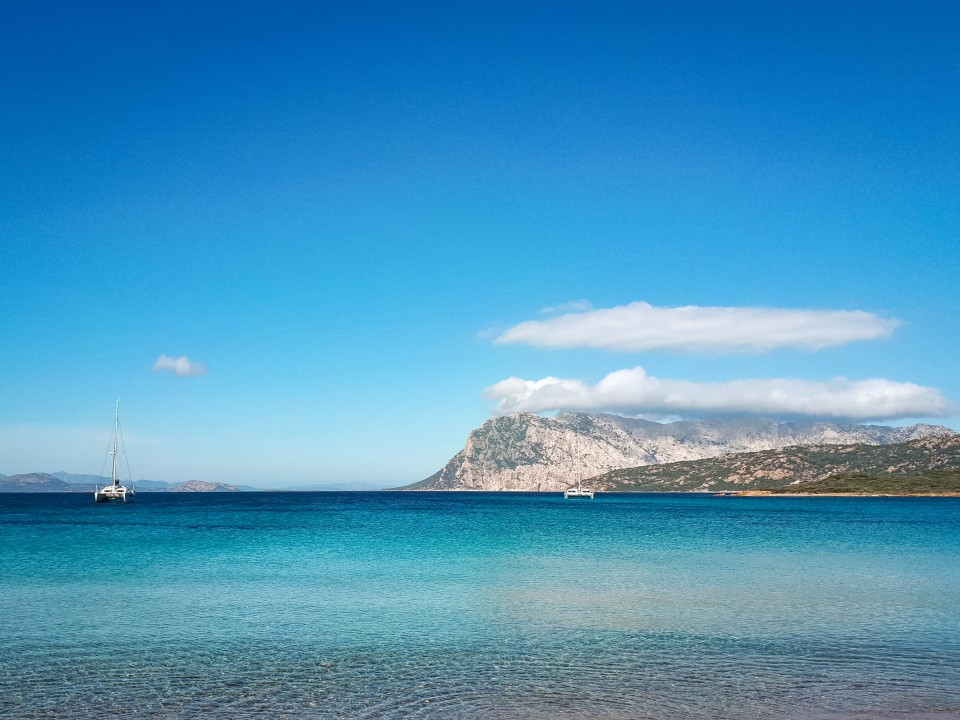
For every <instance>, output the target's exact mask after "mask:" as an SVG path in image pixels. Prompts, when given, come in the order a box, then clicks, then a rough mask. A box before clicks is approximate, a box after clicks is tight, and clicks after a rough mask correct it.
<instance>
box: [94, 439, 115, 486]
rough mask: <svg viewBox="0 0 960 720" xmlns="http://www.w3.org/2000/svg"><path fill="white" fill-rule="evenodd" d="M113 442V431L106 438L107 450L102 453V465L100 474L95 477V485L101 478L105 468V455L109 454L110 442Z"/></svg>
mask: <svg viewBox="0 0 960 720" xmlns="http://www.w3.org/2000/svg"><path fill="white" fill-rule="evenodd" d="M111 442H113V433H110V437H109V438H107V451H106V452H105V453H104V454H103V465H101V466H100V475H99V476H98V477H97V485H99V484H100V483H101V481H102V480H103V473H104V471H105V470H106V469H107V456H109V455H110V443H111Z"/></svg>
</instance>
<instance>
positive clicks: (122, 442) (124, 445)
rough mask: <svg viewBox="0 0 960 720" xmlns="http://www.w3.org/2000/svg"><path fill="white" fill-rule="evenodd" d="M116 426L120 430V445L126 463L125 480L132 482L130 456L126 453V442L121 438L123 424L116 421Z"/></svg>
mask: <svg viewBox="0 0 960 720" xmlns="http://www.w3.org/2000/svg"><path fill="white" fill-rule="evenodd" d="M117 428H118V429H119V430H120V447H122V448H123V461H124V462H125V463H126V464H127V480H129V481H130V482H131V483H132V482H133V473H131V472H130V456H129V455H127V442H126V441H125V440H124V439H123V426H122V425H120V423H119V421H118V422H117Z"/></svg>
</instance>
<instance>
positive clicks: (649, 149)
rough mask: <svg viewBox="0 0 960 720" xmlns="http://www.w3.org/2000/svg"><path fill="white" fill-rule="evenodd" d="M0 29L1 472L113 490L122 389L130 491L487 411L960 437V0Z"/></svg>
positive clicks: (274, 479) (451, 448) (432, 9)
mask: <svg viewBox="0 0 960 720" xmlns="http://www.w3.org/2000/svg"><path fill="white" fill-rule="evenodd" d="M315 5H316V6H315ZM0 37H2V42H0V60H2V63H3V67H4V68H5V72H4V73H3V74H2V76H0V90H2V93H3V95H2V96H3V106H4V110H3V112H2V113H0V157H2V158H3V161H2V163H0V189H2V192H0V269H2V272H3V292H2V299H0V473H5V474H13V473H19V472H29V471H47V472H50V471H56V470H68V471H70V472H80V473H83V472H98V471H99V469H100V466H101V463H102V458H103V455H102V451H103V450H104V449H105V447H106V442H107V435H108V434H109V431H110V424H111V420H112V411H113V401H114V398H115V397H116V396H119V397H120V398H121V413H122V419H123V424H124V428H125V433H126V437H127V445H128V451H129V459H130V464H131V468H132V470H133V474H134V475H135V476H137V477H147V478H152V479H163V480H172V481H180V480H189V479H202V480H223V481H235V482H246V483H251V484H257V485H261V486H280V485H290V484H296V483H323V482H338V481H345V480H364V481H375V482H380V483H384V484H390V483H403V482H412V481H415V480H419V479H421V478H423V477H425V476H427V475H429V474H431V473H432V472H434V471H435V470H437V469H438V468H439V467H441V466H442V465H443V464H444V463H445V462H446V461H447V459H448V458H449V457H450V456H451V455H452V454H453V453H454V452H456V451H457V450H458V449H459V448H460V447H462V445H463V443H464V441H465V439H466V437H467V434H468V433H469V431H470V430H471V429H472V428H474V427H476V426H478V425H480V424H481V423H482V422H483V421H484V420H485V419H486V418H488V417H489V416H490V415H491V414H492V413H495V412H498V411H506V409H533V410H536V411H540V412H548V413H549V412H553V411H556V410H562V409H564V408H573V409H590V408H592V409H598V410H605V409H607V410H611V409H612V410H615V411H619V412H624V413H627V412H629V413H631V414H636V415H646V416H651V417H661V418H669V417H674V416H684V417H696V416H700V415H703V414H714V415H715V414H721V415H722V414H723V413H724V411H725V410H726V411H729V412H737V413H749V412H751V411H753V410H755V409H756V407H759V406H758V405H751V404H750V402H751V401H749V398H758V400H757V402H760V401H763V400H764V397H761V396H762V395H764V393H766V395H767V396H769V395H770V394H771V393H773V394H774V395H776V396H777V397H779V396H780V394H781V393H784V394H786V395H790V393H793V394H794V395H795V396H797V397H799V396H803V397H812V398H818V400H817V402H814V403H813V404H812V405H809V406H807V405H804V406H802V407H801V406H800V405H797V404H796V403H793V404H791V403H792V402H793V400H795V399H796V397H794V398H792V399H791V398H787V400H788V401H789V402H786V403H785V404H784V405H783V406H782V408H781V412H779V413H777V412H774V413H772V414H779V415H782V416H785V417H786V416H790V417H815V416H824V417H827V416H829V417H834V416H836V415H838V414H839V415H848V416H849V417H853V418H854V419H861V420H877V421H884V420H888V421H891V422H894V423H897V424H902V423H904V422H912V421H915V420H924V421H931V422H938V423H942V424H946V425H948V426H950V427H954V428H958V429H960V411H958V410H957V407H956V403H957V402H958V401H960V379H958V376H957V370H956V366H957V357H958V349H960V347H958V345H960V341H958V338H960V319H958V313H957V304H958V300H960V289H958V287H960V286H958V280H957V278H958V277H960V192H958V188H960V93H958V92H957V87H960V53H958V52H957V49H956V48H957V38H958V37H960V8H958V6H957V5H956V4H955V3H950V2H944V3H926V2H920V3H910V4H896V5H894V4H890V5H885V4H883V3H857V2H850V3H816V2H814V3H809V2H806V3H800V2H788V3H760V2H757V3H722V4H721V3H706V2H705V3H667V2H663V3H622V4H621V3H604V2H599V3H597V2H594V3H535V2H521V3H472V4H461V3H449V2H443V3H439V2H438V3H400V2H397V3H342V4H332V3H330V4H313V3H289V2H274V3H153V4H135V5H130V4H128V3H119V2H117V3H97V2H93V3H84V4H82V7H81V6H80V5H75V4H68V3H45V2H30V3H28V2H14V3H4V4H3V5H2V6H0ZM643 304H646V305H643ZM646 306H649V307H651V308H652V309H653V310H652V311H651V313H652V314H648V315H631V312H634V311H635V310H636V309H637V308H640V309H643V308H644V307H646ZM684 307H685V308H690V310H689V311H688V315H686V316H683V317H687V318H689V317H694V319H695V320H696V322H697V325H696V328H695V329H694V330H690V329H689V328H687V329H686V330H683V329H682V328H681V327H680V325H679V324H678V323H679V321H680V319H681V315H679V314H678V313H677V311H676V310H675V309H676V308H684ZM544 308H553V310H552V311H551V312H547V313H544V312H542V310H543V309H544ZM618 308H619V309H620V310H617V309H618ZM624 308H626V310H624ZM630 308H633V310H630ZM710 308H726V309H727V310H726V311H723V312H720V313H719V314H718V312H714V311H711V310H710ZM750 308H759V309H763V310H769V311H784V312H787V311H799V312H801V313H802V316H797V317H794V316H793V315H786V316H784V315H778V314H777V313H776V312H771V313H766V314H764V313H763V312H761V313H760V314H759V315H756V314H755V315H742V314H739V313H743V312H746V310H745V309H750ZM658 309H659V310H658ZM611 313H612V315H611ZM831 313H833V314H831ZM614 315H615V316H617V317H619V318H620V321H618V322H622V323H623V324H621V325H617V324H616V323H614V324H613V325H609V326H608V325H604V324H603V323H604V322H605V321H606V320H605V319H608V318H609V317H612V316H614ZM565 316H566V317H565ZM721 316H722V317H724V318H727V319H729V320H730V322H727V323H724V322H719V321H718V318H719V317H721ZM651 318H655V320H651ZM783 318H792V319H796V320H797V322H798V323H799V325H803V326H804V327H806V328H809V327H813V328H814V330H816V331H817V332H819V331H820V330H823V332H824V333H826V334H830V333H833V334H832V335H831V337H832V338H833V341H831V342H828V343H824V342H823V338H820V339H819V340H817V339H816V338H814V339H813V340H810V339H809V338H807V340H806V341H803V340H802V338H800V337H799V336H797V337H794V336H792V335H790V332H792V330H790V331H789V332H787V333H786V335H787V336H786V337H780V338H778V339H776V340H774V341H771V340H770V337H768V336H769V335H770V333H774V334H775V330H776V329H777V328H778V327H780V325H779V323H780V321H781V320H782V319H783ZM557 319H559V320H558V322H560V323H561V324H563V323H566V324H567V325H568V326H571V327H573V331H572V334H568V335H564V338H563V339H562V341H561V340H559V339H558V338H557V337H556V336H554V335H553V333H554V332H555V331H557V330H558V328H559V326H558V325H557V324H556V323H554V320H557ZM854 320H856V321H857V323H859V324H860V325H862V326H864V327H866V330H865V334H863V333H861V334H860V335H858V334H857V332H859V330H858V331H856V332H854V331H853V330H851V329H850V324H851V323H852V322H853V321H854ZM523 323H526V324H525V325H522V324H523ZM531 323H532V325H531ZM552 323H553V324H552ZM598 323H599V324H598ZM645 323H647V324H645ZM649 323H654V325H656V327H654V328H653V329H651V326H650V325H649ZM657 323H659V324H657ZM836 323H839V325H836ZM799 325H798V327H799ZM790 327H793V326H792V325H791V326H790ZM517 328H521V330H517ZM577 328H580V329H581V330H583V332H582V333H580V334H578V332H579V331H578V330H577ZM598 328H600V329H599V330H598ZM604 328H605V329H604ZM743 328H747V335H749V334H750V333H751V332H755V334H756V335H757V338H748V339H746V340H745V339H744V338H742V337H741V338H740V339H739V340H737V341H736V342H734V340H733V339H731V337H730V336H729V335H730V333H731V332H733V333H734V334H736V333H737V332H741V331H743ZM788 329H789V328H788ZM860 329H861V330H862V329H863V328H862V327H861V328H860ZM653 330H656V331H657V332H660V333H665V334H666V335H667V336H668V337H670V338H673V340H672V341H671V342H668V343H666V344H664V343H660V344H658V343H657V342H653V341H652V340H650V339H649V338H647V339H646V340H644V339H636V338H635V339H634V340H635V341H634V342H632V343H624V342H619V340H618V339H622V338H623V337H626V336H631V337H632V333H635V332H640V333H641V334H642V333H647V334H648V335H649V334H650V333H652V332H653ZM603 332H607V333H608V335H607V336H606V337H603V338H600V339H599V340H598V339H597V338H595V337H593V335H596V334H597V333H600V334H601V335H602V334H603ZM684 332H689V333H692V335H691V337H693V336H696V337H699V338H701V339H703V338H705V339H703V341H702V342H699V344H698V343H697V342H695V341H694V340H690V342H687V343H686V344H685V343H684V342H681V341H680V340H679V339H677V338H681V337H686V336H685V335H684ZM798 332H799V331H798ZM524 333H526V334H524ZM531 333H533V334H531ZM583 333H587V335H590V336H591V337H592V338H593V339H591V337H587V335H584V334H583ZM741 334H742V333H741ZM815 334H816V333H815ZM534 337H536V339H533V338H534ZM510 338H514V339H512V340H511V339H510ZM516 338H519V339H516ZM618 342H619V344H618ZM737 342H739V345H738V344H737ZM764 343H766V344H764ZM162 357H166V358H171V359H177V358H183V357H187V358H189V361H190V362H192V363H199V364H201V365H202V366H203V368H204V369H205V373H202V374H197V375H194V376H189V373H187V375H188V376H180V375H177V374H176V373H175V372H170V371H164V370H163V365H164V363H163V361H161V362H160V363H159V365H158V360H160V358H162ZM184 362H186V361H184ZM155 367H156V371H155ZM170 367H171V368H173V367H174V366H173V365H171V366H170ZM635 368H642V371H638V372H636V371H634V369H635ZM621 371H623V373H621ZM617 373H621V374H617ZM624 373H626V374H624ZM611 374H614V378H615V379H619V380H623V379H624V378H626V379H627V381H629V382H632V383H634V384H633V385H631V386H630V387H629V388H627V390H626V391H624V392H623V393H621V392H620V388H621V386H620V385H617V386H616V387H614V389H613V390H611V389H610V386H611V382H612V381H606V384H603V383H604V378H607V377H608V376H610V375H611ZM551 378H552V379H555V382H554V381H549V380H548V379H551ZM638 378H640V379H642V380H643V382H642V383H641V384H640V385H637V384H636V383H637V381H638ZM649 378H653V379H654V380H653V384H654V386H655V387H654V386H652V385H651V383H650V382H649ZM836 378H846V380H845V381H838V380H835V379H836ZM510 379H513V380H510ZM619 380H618V381H619ZM508 381H509V382H508ZM866 381H877V382H876V383H875V384H874V385H871V386H867V385H864V384H863V383H864V382H866ZM505 382H506V383H507V384H506V385H504V384H503V383H505ZM676 383H680V384H676ZM730 383H741V384H739V385H738V384H733V385H731V384H730ZM743 383H747V384H743ZM784 383H786V384H784ZM790 383H793V384H790ZM798 383H799V384H798ZM543 388H547V390H546V391H545V390H543ZM557 388H560V389H561V390H563V392H559V394H557V393H555V392H554V390H556V389H557ZM664 388H666V390H664ZM547 391H549V392H547ZM681 391H682V392H681ZM544 393H546V394H544ZM571 393H572V394H571ZM657 393H660V395H657ZM878 393H879V395H881V396H883V398H882V399H883V400H884V402H887V401H888V400H889V401H890V403H892V404H886V405H884V404H883V403H881V404H880V405H879V406H875V405H872V404H871V403H873V402H874V400H875V399H876V397H877V396H878ZM677 394H679V395H681V396H682V398H681V400H682V402H680V404H679V405H677V404H673V405H671V404H670V403H671V402H672V400H670V399H669V398H666V396H667V395H669V396H670V397H671V398H673V397H675V396H676V395H677ZM654 396H656V397H657V398H659V400H656V401H654V399H655V398H654ZM704 396H709V397H710V398H711V399H712V400H711V402H712V403H713V404H704V403H703V402H701V400H702V397H704ZM623 397H629V398H630V401H629V402H626V401H622V398H623ZM665 398H666V399H665ZM744 398H747V400H744ZM821 401H822V402H821ZM818 402H819V403H820V404H817V403H818ZM850 403H853V404H854V405H856V407H857V408H861V409H862V408H864V407H866V408H867V409H865V410H863V412H861V413H860V414H859V415H858V414H856V412H855V411H854V410H853V409H851V408H853V405H850ZM858 403H859V404H858ZM761 404H762V403H761ZM779 407H781V406H775V407H774V410H776V409H777V408H779ZM888 407H889V408H892V409H890V410H889V411H887V410H884V409H882V408H888ZM797 408H800V409H799V410H798V409H797ZM878 408H880V409H878ZM848 410H849V412H848ZM882 412H889V415H890V416H889V417H867V416H871V415H876V414H877V413H882ZM831 413H832V414H831ZM766 414H770V413H766Z"/></svg>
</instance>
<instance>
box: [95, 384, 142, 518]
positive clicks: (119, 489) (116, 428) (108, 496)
mask: <svg viewBox="0 0 960 720" xmlns="http://www.w3.org/2000/svg"><path fill="white" fill-rule="evenodd" d="M107 454H108V455H113V471H112V473H111V475H110V478H111V482H110V484H109V485H105V486H104V487H102V488H101V487H97V488H95V489H94V491H93V499H94V500H95V501H96V502H98V503H102V502H110V501H111V500H120V501H121V502H130V501H131V500H133V499H134V498H135V497H136V496H137V491H136V490H135V489H134V488H133V485H132V484H131V486H130V487H129V488H128V487H126V486H125V485H121V484H120V478H119V477H118V476H117V457H118V456H119V455H120V399H119V398H117V411H116V413H115V414H114V416H113V450H112V451H108V453H107Z"/></svg>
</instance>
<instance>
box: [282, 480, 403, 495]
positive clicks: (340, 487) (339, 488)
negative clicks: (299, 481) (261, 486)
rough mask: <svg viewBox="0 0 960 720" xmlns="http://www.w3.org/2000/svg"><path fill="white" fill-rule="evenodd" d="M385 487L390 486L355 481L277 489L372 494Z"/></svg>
mask: <svg viewBox="0 0 960 720" xmlns="http://www.w3.org/2000/svg"><path fill="white" fill-rule="evenodd" d="M385 487H388V486H387V485H377V484H374V483H369V482H362V481H359V480H355V481H353V482H339V483H337V482H334V483H319V484H314V485H287V486H285V487H281V488H277V490H278V491H283V492H370V491H373V490H382V489H383V488H385Z"/></svg>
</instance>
